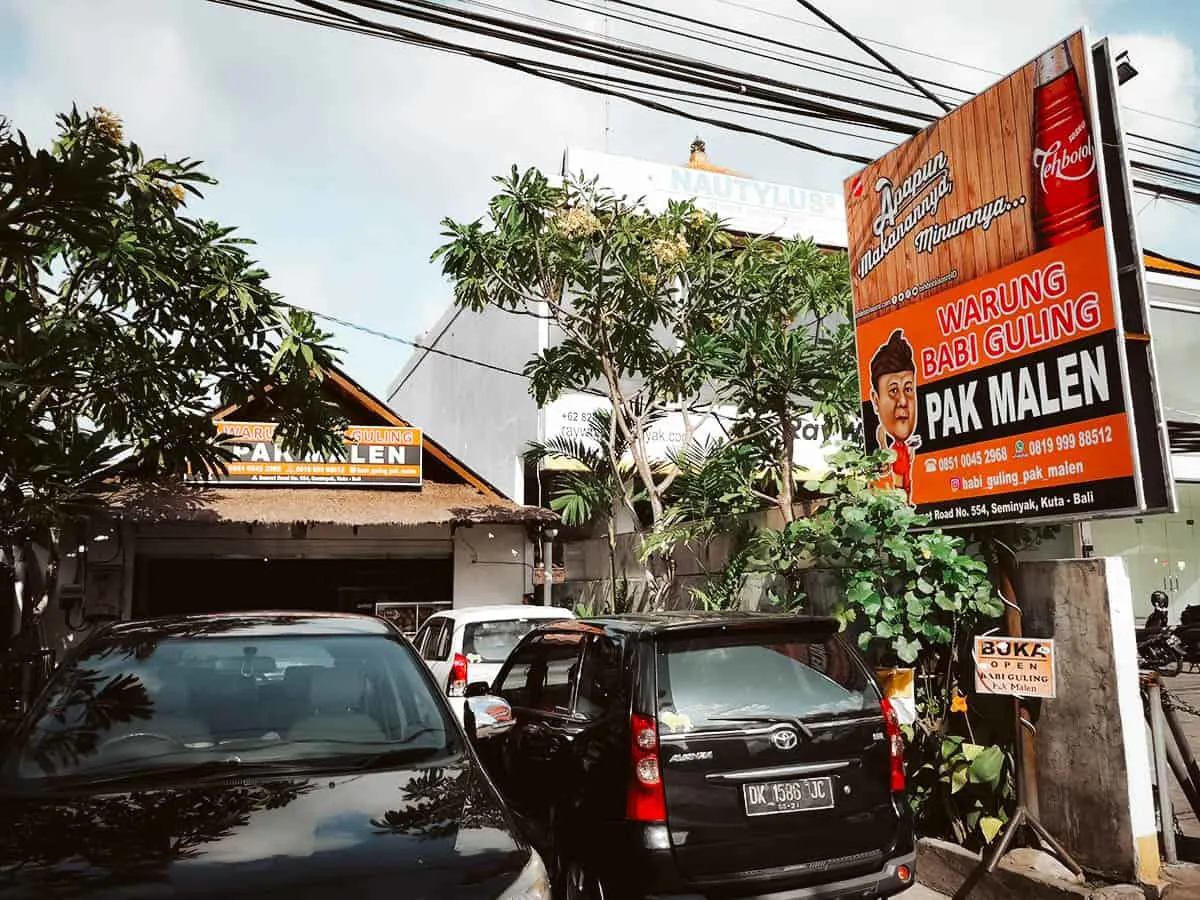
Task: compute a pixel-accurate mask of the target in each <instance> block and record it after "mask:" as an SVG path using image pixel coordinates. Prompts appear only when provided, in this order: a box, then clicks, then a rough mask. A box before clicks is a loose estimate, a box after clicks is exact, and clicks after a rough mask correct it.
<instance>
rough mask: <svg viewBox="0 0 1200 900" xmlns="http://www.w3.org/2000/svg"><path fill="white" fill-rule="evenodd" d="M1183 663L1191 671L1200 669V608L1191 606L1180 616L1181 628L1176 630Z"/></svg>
mask: <svg viewBox="0 0 1200 900" xmlns="http://www.w3.org/2000/svg"><path fill="white" fill-rule="evenodd" d="M1174 635H1175V638H1176V639H1177V640H1178V641H1179V644H1180V652H1181V653H1182V655H1183V661H1184V662H1185V663H1187V665H1188V668H1189V670H1193V671H1194V670H1195V669H1196V668H1197V667H1200V606H1189V607H1188V608H1187V609H1185V610H1184V611H1183V612H1182V613H1180V615H1179V627H1178V628H1176V629H1174Z"/></svg>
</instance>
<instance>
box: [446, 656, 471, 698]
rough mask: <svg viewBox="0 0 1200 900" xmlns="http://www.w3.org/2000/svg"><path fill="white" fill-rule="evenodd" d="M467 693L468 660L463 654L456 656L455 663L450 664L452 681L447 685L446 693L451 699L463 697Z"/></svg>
mask: <svg viewBox="0 0 1200 900" xmlns="http://www.w3.org/2000/svg"><path fill="white" fill-rule="evenodd" d="M466 692H467V658H466V657H465V656H463V655H462V654H461V653H455V654H454V662H452V663H451V664H450V681H449V682H448V683H447V684H446V693H447V694H449V695H450V696H451V697H461V696H462V695H463V694H465V693H466Z"/></svg>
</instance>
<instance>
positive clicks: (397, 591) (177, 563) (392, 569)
mask: <svg viewBox="0 0 1200 900" xmlns="http://www.w3.org/2000/svg"><path fill="white" fill-rule="evenodd" d="M136 564H137V567H138V569H139V570H140V572H139V577H138V578H137V585H138V588H137V592H136V594H135V596H134V611H135V615H136V616H138V617H139V618H141V617H146V616H170V615H194V614H197V613H209V612H247V611H250V610H264V609H295V610H315V611H325V612H367V613H370V612H373V608H372V607H373V604H374V603H377V602H392V603H396V602H404V603H420V604H421V605H422V606H424V605H426V604H428V605H430V606H435V607H449V606H450V605H451V601H452V600H453V596H454V595H453V590H454V564H453V560H451V559H450V558H441V559H438V558H433V559H275V560H261V559H186V558H184V559H178V558H177V559H164V558H158V557H138V559H137V563H136Z"/></svg>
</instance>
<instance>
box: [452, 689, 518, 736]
mask: <svg viewBox="0 0 1200 900" xmlns="http://www.w3.org/2000/svg"><path fill="white" fill-rule="evenodd" d="M465 712H466V715H465V716H464V717H463V718H464V724H465V725H466V728H467V736H468V737H470V738H471V739H472V740H475V741H486V740H487V739H488V738H493V737H496V736H497V735H501V734H506V733H507V732H508V730H509V729H511V728H512V727H513V725H515V724H516V722H515V720H514V719H513V712H512V707H511V706H509V705H508V701H507V700H505V699H504V698H503V697H493V696H482V697H470V696H468V697H467V706H466V710H465Z"/></svg>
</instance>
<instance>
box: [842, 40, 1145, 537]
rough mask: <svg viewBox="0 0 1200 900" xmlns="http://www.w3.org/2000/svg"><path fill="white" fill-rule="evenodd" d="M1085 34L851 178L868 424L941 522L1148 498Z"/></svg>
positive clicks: (1076, 510) (1128, 504) (906, 484)
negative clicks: (1142, 488)
mask: <svg viewBox="0 0 1200 900" xmlns="http://www.w3.org/2000/svg"><path fill="white" fill-rule="evenodd" d="M1091 73H1092V66H1091V55H1090V53H1089V51H1088V48H1087V45H1086V44H1085V42H1084V38H1083V35H1082V33H1081V32H1080V33H1076V34H1074V35H1072V36H1071V37H1069V38H1068V39H1067V40H1065V41H1063V42H1061V43H1060V44H1058V45H1056V46H1055V47H1053V48H1052V49H1050V50H1049V51H1047V52H1046V53H1044V54H1042V55H1041V56H1040V57H1038V59H1036V60H1034V61H1033V62H1030V63H1029V64H1028V65H1026V66H1024V67H1022V68H1021V69H1019V70H1018V71H1017V72H1015V73H1013V74H1012V75H1010V76H1009V77H1008V78H1006V79H1004V80H1003V81H1001V82H1000V83H998V84H997V85H995V86H994V87H992V88H990V89H989V90H987V91H985V92H984V93H982V94H980V95H979V96H977V97H975V98H973V99H972V100H970V101H968V102H967V103H965V104H963V105H962V106H961V107H959V108H958V109H956V110H954V111H952V112H950V113H948V114H947V115H946V116H945V117H944V118H942V119H941V120H939V121H938V122H936V123H935V124H933V125H931V126H930V127H929V128H927V129H926V130H925V131H923V132H921V133H920V134H918V135H917V136H916V137H914V138H912V139H911V140H909V141H908V142H906V143H905V144H903V145H901V146H900V147H898V148H896V149H895V150H893V151H892V152H890V153H888V154H887V155H886V156H884V157H883V158H881V159H879V160H878V161H876V162H875V163H872V164H871V165H870V166H868V167H867V168H866V169H864V170H863V171H862V172H860V173H859V174H857V175H855V176H853V177H852V178H850V179H848V180H847V182H846V184H845V199H846V210H847V222H848V227H849V235H850V241H849V248H850V268H851V280H852V285H853V291H854V310H855V313H854V314H855V330H856V338H857V344H858V367H859V381H860V385H861V400H862V410H863V423H864V431H865V434H866V439H867V447H868V449H876V448H886V449H890V450H892V451H893V452H894V453H895V454H896V460H895V463H894V465H893V471H892V473H891V476H890V478H889V479H888V482H887V483H888V485H889V486H893V487H896V488H899V489H902V490H904V491H905V492H906V493H907V495H908V496H909V498H910V500H911V501H912V502H913V504H914V505H915V506H916V507H917V509H918V511H920V512H922V513H925V514H928V515H929V516H930V517H931V520H932V521H933V523H934V524H943V525H965V524H973V523H981V522H996V521H1028V520H1031V519H1060V520H1061V519H1066V518H1071V517H1077V516H1083V515H1089V514H1095V513H1098V512H1114V511H1132V510H1135V509H1138V508H1139V506H1140V504H1141V503H1142V498H1141V494H1140V493H1139V491H1138V487H1137V481H1138V457H1137V447H1136V440H1135V436H1134V435H1135V432H1134V428H1133V425H1132V409H1131V402H1130V399H1129V389H1128V380H1127V376H1126V357H1125V352H1126V351H1125V342H1124V339H1123V334H1122V331H1121V327H1120V314H1119V305H1118V297H1117V295H1116V291H1115V289H1114V274H1113V273H1114V266H1113V262H1112V259H1113V245H1112V236H1111V234H1110V232H1109V228H1108V225H1107V222H1106V206H1105V201H1104V197H1105V194H1104V190H1105V188H1104V184H1105V181H1104V170H1103V160H1102V158H1101V154H1100V152H1099V147H1100V144H1099V132H1100V125H1099V122H1098V119H1097V116H1096V111H1095V108H1094V107H1095V105H1096V101H1095V100H1094V91H1093V79H1092V74H1091Z"/></svg>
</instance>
